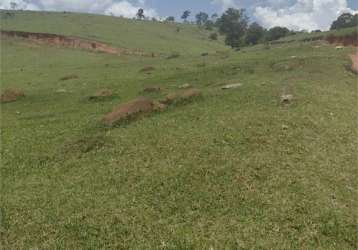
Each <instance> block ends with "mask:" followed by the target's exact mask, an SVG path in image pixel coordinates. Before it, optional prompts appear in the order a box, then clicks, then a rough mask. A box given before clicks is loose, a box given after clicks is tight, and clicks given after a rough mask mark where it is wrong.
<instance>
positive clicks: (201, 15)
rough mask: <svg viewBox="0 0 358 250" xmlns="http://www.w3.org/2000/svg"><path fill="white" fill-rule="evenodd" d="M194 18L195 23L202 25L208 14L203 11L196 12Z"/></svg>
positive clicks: (207, 18)
mask: <svg viewBox="0 0 358 250" xmlns="http://www.w3.org/2000/svg"><path fill="white" fill-rule="evenodd" d="M195 19H196V24H197V25H199V26H202V25H204V24H205V23H206V22H207V21H208V20H209V15H208V14H206V13H205V12H199V13H198V14H196V16H195Z"/></svg>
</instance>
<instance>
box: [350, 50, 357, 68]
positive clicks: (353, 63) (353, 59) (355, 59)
mask: <svg viewBox="0 0 358 250" xmlns="http://www.w3.org/2000/svg"><path fill="white" fill-rule="evenodd" d="M350 58H351V60H352V70H353V71H354V72H356V73H358V51H357V52H356V53H354V54H351V55H350Z"/></svg>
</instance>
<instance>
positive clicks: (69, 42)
mask: <svg viewBox="0 0 358 250" xmlns="http://www.w3.org/2000/svg"><path fill="white" fill-rule="evenodd" d="M0 34H1V37H2V38H21V39H25V40H26V41H28V42H30V43H36V44H47V45H52V46H60V47H65V48H72V49H84V50H89V51H94V52H101V53H107V54H112V55H137V56H150V57H155V56H156V55H155V54H154V53H146V52H144V51H141V50H139V49H124V48H115V47H112V46H110V45H109V44H106V43H103V42H99V41H94V40H89V39H84V38H80V37H73V36H64V35H57V34H49V33H33V32H23V31H6V30H2V31H0Z"/></svg>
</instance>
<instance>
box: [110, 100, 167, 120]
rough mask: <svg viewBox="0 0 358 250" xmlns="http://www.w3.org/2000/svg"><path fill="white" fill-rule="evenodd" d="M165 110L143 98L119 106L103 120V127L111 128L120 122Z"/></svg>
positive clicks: (161, 106)
mask: <svg viewBox="0 0 358 250" xmlns="http://www.w3.org/2000/svg"><path fill="white" fill-rule="evenodd" d="M163 109H165V106H164V105H162V104H160V103H157V102H155V101H153V100H151V99H148V98H145V97H139V98H137V99H135V100H133V101H130V102H127V103H124V104H121V105H119V106H117V107H115V108H114V109H113V111H112V112H111V113H109V114H107V115H105V117H104V118H103V122H104V124H105V125H108V126H113V125H116V124H119V123H120V122H123V121H126V120H129V119H132V118H136V117H138V116H140V115H144V114H149V113H152V112H155V111H160V110H163Z"/></svg>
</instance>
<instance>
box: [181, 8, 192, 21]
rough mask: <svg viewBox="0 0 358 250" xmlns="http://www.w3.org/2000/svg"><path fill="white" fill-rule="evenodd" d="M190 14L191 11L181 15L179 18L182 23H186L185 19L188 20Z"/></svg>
mask: <svg viewBox="0 0 358 250" xmlns="http://www.w3.org/2000/svg"><path fill="white" fill-rule="evenodd" d="M190 14H191V11H190V10H186V11H184V13H183V15H182V16H181V19H183V20H184V22H186V21H187V19H188V17H189V16H190Z"/></svg>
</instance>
